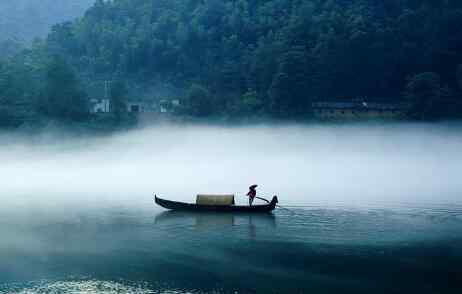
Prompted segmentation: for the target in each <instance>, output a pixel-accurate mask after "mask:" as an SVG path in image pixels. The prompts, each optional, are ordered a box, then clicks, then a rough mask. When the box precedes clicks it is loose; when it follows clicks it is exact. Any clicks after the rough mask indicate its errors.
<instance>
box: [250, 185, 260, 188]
mask: <svg viewBox="0 0 462 294" xmlns="http://www.w3.org/2000/svg"><path fill="white" fill-rule="evenodd" d="M256 187H258V185H252V186H250V187H249V189H255V188H256Z"/></svg>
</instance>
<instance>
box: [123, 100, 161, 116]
mask: <svg viewBox="0 0 462 294" xmlns="http://www.w3.org/2000/svg"><path fill="white" fill-rule="evenodd" d="M126 105H127V112H132V113H139V112H157V107H156V104H155V103H149V102H145V101H129V102H127V104H126Z"/></svg>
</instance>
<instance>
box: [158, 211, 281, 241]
mask: <svg viewBox="0 0 462 294" xmlns="http://www.w3.org/2000/svg"><path fill="white" fill-rule="evenodd" d="M154 222H155V224H156V225H159V226H161V227H165V228H168V227H183V228H185V227H191V228H194V229H195V230H200V231H209V230H220V231H229V230H231V229H233V228H235V229H236V228H238V229H243V228H247V231H248V236H249V237H252V238H255V237H257V234H258V232H259V230H262V231H267V230H268V229H276V227H277V224H276V217H275V216H274V215H273V214H271V213H264V214H255V213H197V212H184V211H164V212H162V213H160V214H158V215H157V216H156V217H155V221H154Z"/></svg>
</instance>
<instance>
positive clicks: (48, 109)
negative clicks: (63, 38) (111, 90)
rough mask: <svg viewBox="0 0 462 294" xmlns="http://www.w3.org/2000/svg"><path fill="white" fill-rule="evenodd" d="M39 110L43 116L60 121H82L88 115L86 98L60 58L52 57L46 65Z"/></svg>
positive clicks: (70, 70)
mask: <svg viewBox="0 0 462 294" xmlns="http://www.w3.org/2000/svg"><path fill="white" fill-rule="evenodd" d="M39 109H40V111H41V112H42V113H43V114H45V115H47V116H50V117H53V118H56V119H61V120H82V119H84V118H85V117H86V115H87V113H88V101H87V97H86V95H85V93H84V92H83V91H82V89H81V88H80V86H79V83H78V81H77V77H76V75H75V73H74V71H73V70H72V68H71V67H70V66H69V65H68V64H67V63H66V61H64V60H63V59H62V58H60V57H57V56H55V57H53V58H52V59H51V61H50V62H49V63H48V64H47V67H46V78H45V86H44V88H43V90H42V94H41V99H40V100H39Z"/></svg>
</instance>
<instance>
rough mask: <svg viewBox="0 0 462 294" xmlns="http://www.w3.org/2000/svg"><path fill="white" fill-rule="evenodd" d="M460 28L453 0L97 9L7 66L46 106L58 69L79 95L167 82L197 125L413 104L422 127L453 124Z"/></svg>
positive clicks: (240, 1) (460, 98) (166, 1)
mask: <svg viewBox="0 0 462 294" xmlns="http://www.w3.org/2000/svg"><path fill="white" fill-rule="evenodd" d="M461 27H462V2H461V1H458V0H387V1H383V0H327V1H326V0H155V1H152V0H112V1H103V0H97V1H96V3H95V4H94V6H93V7H91V8H90V9H89V10H88V11H87V12H86V13H85V15H84V16H83V17H82V18H81V19H78V20H77V21H74V22H66V23H61V24H58V25H55V26H54V27H53V28H52V31H51V32H50V34H49V35H48V38H47V39H46V40H45V41H44V42H42V43H35V44H33V47H32V48H31V49H27V50H25V51H23V52H22V53H21V54H19V55H18V56H16V57H15V58H13V59H10V61H9V62H8V63H10V67H12V68H13V69H10V72H12V71H13V73H12V74H13V76H14V75H15V73H14V71H15V70H16V71H18V74H20V75H21V74H22V75H26V76H27V77H28V78H30V79H32V80H33V81H32V82H31V84H30V85H34V83H36V84H38V85H37V87H38V88H37V89H40V90H37V91H38V92H40V95H39V96H40V97H48V98H49V94H46V92H47V90H46V89H47V87H48V86H47V85H48V84H47V83H49V80H48V82H47V78H46V76H47V75H46V74H45V73H46V72H47V70H48V71H49V70H50V64H52V63H53V62H52V61H50V60H52V59H59V60H61V62H62V63H63V64H67V65H68V66H69V68H71V69H72V70H73V71H74V72H75V73H77V74H76V78H75V79H76V83H77V84H79V85H80V87H81V89H82V90H84V91H85V90H88V89H91V88H92V86H93V84H92V83H94V81H98V80H101V79H109V80H113V79H114V78H115V77H117V79H118V80H122V81H123V82H124V83H125V84H127V85H134V84H137V85H144V86H145V85H149V84H150V83H154V81H156V82H157V81H162V82H164V83H168V84H171V85H173V86H174V87H176V88H178V89H180V90H181V91H180V92H181V93H183V98H185V101H186V102H185V103H186V104H185V105H186V107H185V108H184V112H185V114H189V115H194V116H213V115H216V116H242V115H245V116H248V115H255V116H258V115H272V116H278V117H287V118H289V117H290V118H293V117H309V116H310V114H311V103H312V101H318V100H351V99H356V98H360V99H367V100H380V101H388V102H401V101H403V100H409V101H411V102H412V105H413V108H412V110H411V113H410V115H411V117H413V118H416V119H424V120H426V119H438V118H440V119H441V118H455V117H461V116H462V94H461V93H462V30H460V28H461ZM15 60H16V61H15ZM11 64H12V65H11ZM15 67H18V68H19V69H14V68H15ZM24 72H25V73H24ZM35 75H37V76H39V77H41V78H35ZM19 79H20V80H23V79H22V78H19ZM24 80H27V79H24ZM30 91H32V90H30V87H29V85H27V87H26V89H24V92H25V94H24V93H23V94H22V96H18V97H23V99H26V100H27V99H29V98H30V97H35V96H36V95H34V94H30V93H29V92H30ZM88 91H89V90H88ZM88 91H87V92H88ZM1 95H4V94H1V93H0V97H2V96H1ZM59 95H64V94H63V93H61V94H59ZM4 97H5V96H4ZM8 97H14V98H15V99H14V100H15V101H16V98H17V97H16V96H8ZM48 98H47V99H48ZM0 99H2V98H0ZM3 99H4V98H3ZM43 99H45V98H42V101H43ZM66 99H67V98H66ZM45 100H46V99H45ZM58 100H59V99H58ZM17 101H19V100H17ZM79 103H80V102H79ZM39 104H40V103H39ZM40 109H42V110H40ZM36 110H37V111H39V112H41V113H43V107H42V108H40V107H39V108H36Z"/></svg>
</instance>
